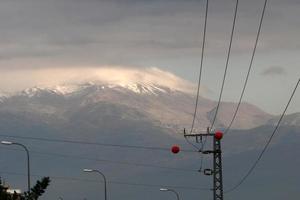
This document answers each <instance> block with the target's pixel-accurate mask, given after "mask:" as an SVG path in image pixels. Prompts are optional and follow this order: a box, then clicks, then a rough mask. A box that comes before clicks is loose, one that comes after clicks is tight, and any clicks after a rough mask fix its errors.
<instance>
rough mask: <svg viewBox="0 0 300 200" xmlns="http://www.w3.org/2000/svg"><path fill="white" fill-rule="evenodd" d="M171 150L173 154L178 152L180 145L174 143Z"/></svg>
mask: <svg viewBox="0 0 300 200" xmlns="http://www.w3.org/2000/svg"><path fill="white" fill-rule="evenodd" d="M171 151H172V153H174V154H176V153H179V151H180V147H179V146H177V145H174V146H172V148H171Z"/></svg>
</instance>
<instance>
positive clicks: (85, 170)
mask: <svg viewBox="0 0 300 200" xmlns="http://www.w3.org/2000/svg"><path fill="white" fill-rule="evenodd" d="M83 171H84V172H93V171H94V170H92V169H83Z"/></svg>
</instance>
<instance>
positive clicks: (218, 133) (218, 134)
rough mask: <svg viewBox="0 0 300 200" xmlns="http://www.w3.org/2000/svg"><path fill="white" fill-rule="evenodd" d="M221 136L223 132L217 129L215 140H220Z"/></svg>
mask: <svg viewBox="0 0 300 200" xmlns="http://www.w3.org/2000/svg"><path fill="white" fill-rule="evenodd" d="M222 137H223V133H222V132H221V131H217V132H216V133H215V138H216V139H217V140H221V139H222Z"/></svg>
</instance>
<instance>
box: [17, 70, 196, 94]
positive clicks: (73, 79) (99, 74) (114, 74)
mask: <svg viewBox="0 0 300 200" xmlns="http://www.w3.org/2000/svg"><path fill="white" fill-rule="evenodd" d="M42 71H43V70H39V71H38V72H37V73H38V74H34V75H31V76H34V77H38V80H34V82H32V83H31V85H26V84H24V86H27V87H25V88H22V89H20V90H19V91H21V92H17V93H14V94H17V95H24V96H28V97H34V96H39V95H41V94H42V93H43V92H46V93H53V94H56V95H72V94H73V93H76V92H78V91H81V90H83V89H85V88H89V87H95V88H97V89H107V88H110V89H114V90H122V89H126V90H128V91H131V92H134V93H136V94H148V95H150V94H152V95H158V94H160V93H166V92H168V91H181V92H188V93H189V92H191V91H193V89H194V85H193V84H192V83H190V82H188V81H186V80H184V79H182V78H180V77H178V76H176V75H174V74H172V73H170V72H167V71H163V70H161V69H158V68H155V67H152V68H130V67H100V68H84V69H83V68H81V69H55V70H54V69H53V70H52V71H49V70H48V71H45V73H43V72H42ZM32 73H36V72H32ZM45 76H47V77H45ZM40 79H41V80H40ZM34 83H36V84H34ZM33 84H34V85H35V87H34V85H33ZM26 88H27V89H26Z"/></svg>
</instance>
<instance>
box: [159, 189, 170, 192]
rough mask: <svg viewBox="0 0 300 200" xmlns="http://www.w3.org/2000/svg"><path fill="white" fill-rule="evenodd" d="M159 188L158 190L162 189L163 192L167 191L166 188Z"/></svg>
mask: <svg viewBox="0 0 300 200" xmlns="http://www.w3.org/2000/svg"><path fill="white" fill-rule="evenodd" d="M159 190H160V191H163V192H164V191H169V189H168V188H160V189H159Z"/></svg>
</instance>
